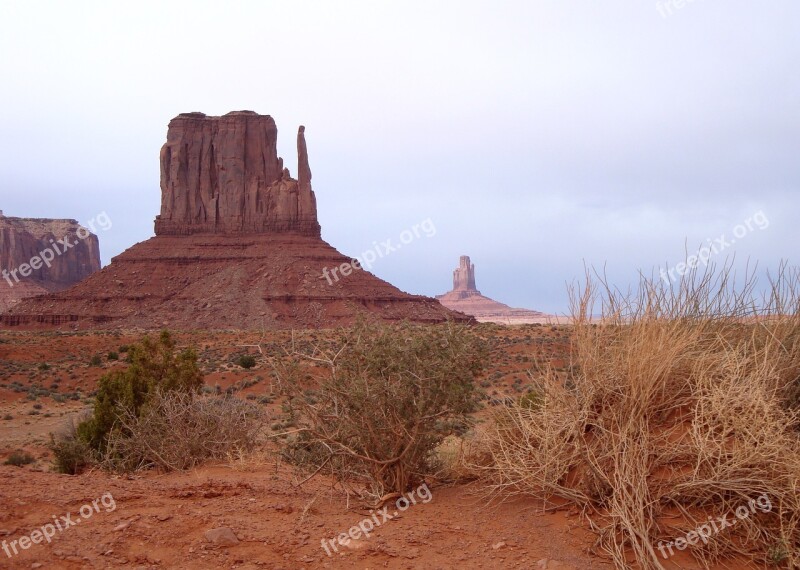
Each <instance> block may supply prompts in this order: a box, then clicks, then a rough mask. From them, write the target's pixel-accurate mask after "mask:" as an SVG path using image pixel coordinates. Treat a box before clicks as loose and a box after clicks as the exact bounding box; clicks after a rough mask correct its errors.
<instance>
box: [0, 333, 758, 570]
mask: <svg viewBox="0 0 800 570" xmlns="http://www.w3.org/2000/svg"><path fill="white" fill-rule="evenodd" d="M479 330H480V331H481V333H482V334H485V335H486V337H487V338H489V339H491V340H492V343H493V349H492V357H491V361H492V365H491V367H490V369H489V370H488V371H487V372H486V374H485V376H484V377H483V378H481V379H480V386H481V389H482V390H484V391H485V392H486V394H487V398H488V399H489V400H491V399H494V398H497V397H499V396H502V395H504V394H510V395H517V394H521V393H524V391H525V386H526V383H527V382H528V381H529V378H528V376H527V371H528V370H530V369H531V367H532V366H533V361H534V360H538V361H539V362H545V363H548V364H550V365H551V366H554V367H555V368H556V369H560V370H563V369H565V366H566V365H567V360H568V355H567V352H566V351H567V333H566V332H565V330H564V329H563V328H561V327H555V326H538V327H536V326H533V327H512V328H506V327H499V326H492V325H481V328H479ZM282 334H286V333H276V336H275V337H274V338H273V337H270V338H267V339H263V338H260V335H259V334H258V333H240V332H231V331H228V332H215V333H181V334H179V335H178V338H179V341H180V342H181V343H182V344H187V345H192V346H195V347H197V348H198V351H199V353H200V361H201V364H202V366H203V369H204V371H205V372H206V384H207V385H208V386H209V387H210V388H213V389H216V387H217V386H220V388H222V389H224V388H227V387H230V386H234V385H242V384H243V383H244V385H246V387H245V388H244V389H243V390H241V391H240V392H239V395H240V396H241V397H250V399H256V398H263V397H265V396H270V395H271V394H273V387H272V386H271V384H270V378H269V372H268V370H267V369H266V368H265V367H263V366H261V365H259V366H257V367H256V368H254V369H252V370H243V369H241V368H239V367H237V366H235V365H233V364H232V359H233V358H234V357H235V356H236V355H238V354H241V353H242V352H247V351H250V352H252V351H253V350H254V349H252V348H243V347H242V345H245V344H250V343H255V342H259V341H260V342H273V341H274V342H281V340H282V337H281V336H280V335H282ZM322 334H324V333H322ZM140 336H141V335H140V334H139V333H133V332H131V333H108V332H104V333H92V334H87V333H74V334H48V333H33V332H29V333H16V332H15V333H9V332H2V331H0V462H2V461H3V460H4V459H5V458H6V457H8V456H9V454H10V453H11V452H13V451H15V450H24V451H27V452H29V453H31V454H32V455H33V457H34V458H35V459H36V461H35V462H34V463H33V464H31V465H26V466H23V467H14V466H10V465H0V568H70V569H71V568H76V569H77V568H120V567H122V568H187V569H188V568H275V569H279V568H285V569H294V568H409V569H410V568H534V569H538V568H544V569H550V570H554V569H555V570H558V569H561V570H570V569H573V570H576V569H577V570H584V569H603V568H612V565H611V564H609V563H608V562H607V561H606V559H604V558H603V557H602V556H599V555H597V553H595V552H594V551H593V545H594V542H595V536H594V535H593V534H592V533H591V532H590V530H589V528H588V524H587V521H585V520H582V519H581V518H580V517H579V516H578V514H577V512H576V511H574V510H573V509H571V508H569V507H564V508H561V509H558V510H555V511H547V512H545V510H544V509H543V505H542V504H540V503H538V502H536V501H533V500H524V499H516V500H513V501H509V502H506V503H503V504H499V505H497V504H493V505H487V501H486V499H485V498H484V497H483V496H482V495H481V494H480V492H479V489H476V488H474V487H472V486H470V485H466V484H465V485H456V486H446V485H440V484H436V483H435V482H433V481H431V482H430V485H429V488H430V497H432V498H430V500H429V501H427V502H425V501H423V500H421V499H420V500H418V501H417V503H416V504H414V505H411V506H409V507H408V508H407V509H406V510H405V511H403V512H400V511H399V510H398V508H397V505H396V504H393V503H391V502H390V503H388V505H387V510H386V514H387V515H389V516H391V515H393V514H394V512H395V511H398V516H393V517H392V518H391V519H388V518H387V519H385V520H384V518H383V515H382V514H379V513H375V512H374V511H371V510H370V509H369V508H368V507H367V506H366V505H364V504H362V503H360V502H359V501H358V500H357V499H356V498H355V497H352V496H351V497H350V498H349V500H348V497H347V496H346V495H345V494H344V493H343V492H342V491H341V489H340V488H339V487H337V486H336V485H335V483H334V482H333V481H331V480H328V479H326V478H324V477H321V476H318V477H315V478H313V479H311V480H310V481H308V482H307V483H304V484H303V485H300V486H298V485H297V483H299V476H298V474H297V473H296V472H295V471H294V470H293V469H292V468H291V467H290V466H288V465H286V464H284V463H281V462H280V461H279V460H278V459H277V458H276V457H277V456H276V455H275V454H273V453H270V452H269V451H264V452H262V453H260V454H258V455H257V456H254V457H250V458H247V459H246V460H231V461H229V462H225V463H223V464H217V465H210V466H205V467H203V468H200V469H197V470H194V471H191V472H186V473H168V474H163V473H157V472H147V473H144V474H142V475H140V476H132V477H129V476H117V475H112V474H108V473H105V472H102V471H92V472H89V473H84V474H82V475H79V476H68V475H61V474H58V473H54V472H53V471H52V463H51V458H50V457H49V451H48V449H47V445H46V444H47V441H48V439H49V434H50V433H51V432H53V431H58V430H60V429H62V428H63V426H64V425H65V424H66V423H67V422H68V421H70V420H71V419H72V418H75V417H77V416H78V415H79V414H81V413H82V411H84V410H86V409H88V407H89V406H90V404H91V393H92V391H93V390H94V388H95V386H96V383H97V379H98V378H99V377H100V376H101V375H102V374H103V373H105V372H108V371H109V370H111V369H113V368H115V367H119V366H124V364H123V363H122V362H121V361H120V360H113V359H112V360H109V359H108V353H109V352H113V351H117V352H119V350H120V348H121V347H124V345H125V344H131V343H132V342H135V341H136V340H137V339H139V338H140ZM284 340H285V339H284ZM120 354H123V353H120ZM93 356H98V357H99V358H100V361H101V362H100V364H99V365H98V364H97V363H96V362H95V363H91V359H92V357H93ZM267 400H268V401H264V402H263V404H264V405H265V407H266V408H267V411H268V413H269V414H270V415H271V416H273V417H277V416H278V414H280V401H279V400H277V399H274V398H268V399H267ZM489 400H487V405H489V404H490V403H491V402H490V401H489ZM93 502H94V505H95V506H93ZM401 506H404V505H402V504H401ZM82 508H83V512H82ZM67 515H69V516H67ZM65 517H66V518H68V519H69V521H70V522H72V523H75V524H72V525H68V526H67V527H66V528H63V529H62V530H58V529H57V528H56V529H55V530H54V531H53V532H52V534H53V536H52V537H50V540H49V542H48V541H47V540H46V539H45V538H44V535H43V534H42V532H48V533H49V532H51V529H52V527H48V526H47V525H48V524H52V525H55V523H56V522H58V523H59V524H63V525H67V524H68V523H67V522H66V521H65ZM78 519H80V522H78ZM365 520H372V521H379V523H380V524H376V525H374V528H373V529H372V530H371V532H370V536H369V537H368V538H365V537H363V536H362V537H359V538H358V540H351V541H343V542H347V544H340V543H339V542H337V541H336V540H335V539H336V538H337V537H338V536H339V535H340V534H341V533H347V532H348V530H349V529H351V528H352V527H354V526H355V525H358V524H359V523H362V525H363V526H364V527H365V528H368V527H369V524H368V523H365V522H363V521H365ZM219 528H227V529H230V531H231V532H232V533H233V534H234V535H235V537H236V538H235V540H236V543H235V544H230V545H226V544H218V543H215V542H214V541H212V540H210V537H209V536H207V535H206V533H207V532H208V531H211V530H214V529H219ZM37 529H38V532H37ZM43 529H45V530H44V531H43ZM356 534H357V533H356ZM29 539H32V540H33V542H29ZM37 539H38V540H37ZM330 539H334V544H335V545H336V549H334V548H333V547H331V546H330V542H327V545H328V549H327V550H328V551H329V552H330V555H328V553H327V552H326V549H325V548H323V546H322V544H323V541H329V540H330ZM22 546H26V547H27V548H25V549H23V548H22ZM6 549H7V550H8V552H6ZM14 549H16V551H17V553H16V554H15V553H14ZM337 549H338V551H337ZM665 567H667V568H698V567H699V566H698V565H697V564H694V563H692V562H691V561H689V560H687V558H686V557H685V555H682V557H679V556H675V557H674V558H673V559H671V560H670V561H669V564H667V563H665ZM722 567H725V568H734V569H738V568H747V566H743V565H734V564H732V563H729V564H728V565H727V566H721V568H722Z"/></svg>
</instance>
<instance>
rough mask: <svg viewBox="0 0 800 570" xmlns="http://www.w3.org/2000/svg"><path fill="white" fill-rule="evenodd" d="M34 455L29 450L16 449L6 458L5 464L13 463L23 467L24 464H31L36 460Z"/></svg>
mask: <svg viewBox="0 0 800 570" xmlns="http://www.w3.org/2000/svg"><path fill="white" fill-rule="evenodd" d="M35 461H36V459H34V457H33V455H31V454H30V453H28V452H27V451H20V450H17V451H14V452H12V453H11V455H9V456H8V458H6V460H5V462H4V463H3V464H4V465H13V466H14V467H22V466H23V465H30V464H31V463H33V462H35Z"/></svg>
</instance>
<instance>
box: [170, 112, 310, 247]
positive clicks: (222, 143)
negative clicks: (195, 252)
mask: <svg viewBox="0 0 800 570" xmlns="http://www.w3.org/2000/svg"><path fill="white" fill-rule="evenodd" d="M304 131H305V129H304V127H302V126H301V127H300V129H299V132H298V133H297V154H298V161H297V162H298V178H297V179H294V178H292V177H291V176H290V175H289V171H288V169H285V168H284V167H283V159H282V158H280V157H279V156H278V146H277V144H278V128H277V127H276V126H275V121H274V120H273V119H272V117H270V116H269V115H258V114H256V113H254V112H253V111H236V112H232V113H228V114H227V115H224V116H222V117H209V116H206V115H204V114H203V113H184V114H181V115H178V116H177V117H175V118H174V119H172V121H170V123H169V128H168V131H167V142H166V143H165V144H164V146H163V147H162V148H161V213H160V215H158V216H157V217H156V222H155V233H156V235H192V234H202V233H216V234H226V235H229V234H258V233H283V232H292V233H298V234H302V235H309V236H316V237H319V235H320V226H319V223H318V222H317V201H316V198H315V197H314V192H313V191H312V190H311V169H310V168H309V165H308V152H307V150H306V141H305V136H304Z"/></svg>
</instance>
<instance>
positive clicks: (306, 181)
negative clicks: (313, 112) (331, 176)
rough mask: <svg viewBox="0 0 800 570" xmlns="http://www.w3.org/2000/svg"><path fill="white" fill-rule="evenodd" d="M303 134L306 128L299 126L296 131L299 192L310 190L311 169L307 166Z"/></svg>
mask: <svg viewBox="0 0 800 570" xmlns="http://www.w3.org/2000/svg"><path fill="white" fill-rule="evenodd" d="M305 132H306V128H305V127H304V126H303V125H300V128H299V129H298V130H297V185H298V186H299V187H300V189H301V190H303V189H306V188H308V189H311V168H310V167H309V166H308V148H307V147H306V136H305Z"/></svg>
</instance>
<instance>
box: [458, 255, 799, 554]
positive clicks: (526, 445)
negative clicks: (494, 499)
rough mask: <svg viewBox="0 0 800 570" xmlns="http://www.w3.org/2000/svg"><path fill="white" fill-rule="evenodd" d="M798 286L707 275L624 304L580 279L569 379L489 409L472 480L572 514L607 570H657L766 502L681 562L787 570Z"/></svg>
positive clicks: (795, 462) (657, 285)
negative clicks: (783, 563)
mask: <svg viewBox="0 0 800 570" xmlns="http://www.w3.org/2000/svg"><path fill="white" fill-rule="evenodd" d="M797 283H798V281H797V274H796V273H789V272H787V271H785V268H782V271H781V272H780V274H779V276H778V278H777V279H776V280H773V281H772V282H771V285H772V286H771V291H768V293H767V296H766V297H764V298H761V299H759V298H757V297H756V295H755V291H756V289H755V281H754V279H753V278H752V275H750V276H748V277H747V278H746V279H745V282H744V284H742V285H741V286H740V287H734V286H733V282H732V275H731V274H730V271H729V269H728V268H723V270H722V271H720V272H717V271H715V270H714V269H713V268H712V269H709V270H707V271H705V272H704V273H702V274H700V273H698V272H694V273H690V274H687V276H685V277H684V278H683V279H682V280H681V282H680V283H678V284H677V285H675V286H674V287H670V286H668V285H665V284H663V283H662V282H660V281H657V280H653V279H643V280H642V283H641V285H640V290H639V292H638V293H637V294H635V295H633V296H629V295H621V294H619V293H617V292H614V291H612V290H611V289H610V288H608V287H606V286H604V285H603V284H602V281H601V282H600V286H599V287H598V285H597V283H596V282H593V281H592V280H591V279H590V278H588V277H587V285H586V287H585V288H583V289H582V290H578V291H573V297H572V299H573V318H574V325H573V336H572V344H571V358H572V366H570V367H569V369H568V370H569V377H568V378H567V380H566V381H562V380H559V378H558V376H557V375H556V374H555V373H554V372H553V371H550V372H546V373H544V374H542V375H541V376H538V377H537V378H536V389H535V392H536V393H537V398H536V400H535V402H531V401H529V400H523V401H521V402H520V401H507V402H506V403H505V405H503V406H499V407H498V408H496V409H495V415H494V421H493V422H492V423H491V424H490V426H489V427H488V428H487V430H486V431H485V433H484V438H483V443H482V449H483V451H484V453H483V454H482V455H481V454H478V456H479V457H481V459H482V460H481V461H476V462H475V464H474V465H473V467H474V469H475V471H476V472H478V473H480V474H482V476H483V478H484V481H485V483H486V484H487V485H488V488H489V489H490V491H491V492H493V493H497V494H499V495H500V496H509V495H514V494H525V495H534V496H537V497H541V498H543V499H545V500H549V499H550V498H552V497H553V496H558V497H562V498H567V499H569V500H570V501H572V502H573V503H575V504H577V505H578V506H579V507H580V508H581V509H582V512H583V513H584V514H585V515H586V516H587V517H588V519H589V521H590V524H591V525H592V528H593V529H594V530H595V531H596V532H597V533H598V535H599V544H600V546H601V547H602V549H604V550H605V551H606V552H607V553H608V554H609V555H610V557H611V558H612V559H613V561H614V562H615V565H616V566H617V567H618V568H628V567H630V565H631V564H632V563H634V562H635V563H637V564H638V565H639V567H641V568H644V569H654V568H658V569H660V568H662V564H661V562H662V561H663V559H664V558H665V556H664V554H663V552H661V551H660V550H657V548H658V546H657V545H659V544H660V543H661V542H662V541H663V542H670V541H672V540H674V539H675V538H676V537H680V536H685V535H686V534H687V533H688V532H690V531H693V530H695V529H696V528H698V527H700V526H701V525H702V524H704V523H707V522H708V520H709V517H711V518H714V517H719V516H722V515H730V514H732V513H734V512H735V511H736V509H737V508H738V507H740V506H741V505H747V504H748V503H749V502H750V501H752V500H754V499H755V498H756V497H762V496H766V497H768V500H769V502H770V503H771V506H772V508H771V510H769V512H754V513H753V516H751V517H749V518H746V519H742V520H738V521H737V524H736V526H735V527H734V528H727V529H725V530H722V531H720V532H718V533H714V534H713V536H711V537H710V538H709V539H708V540H707V541H703V542H698V543H697V545H695V546H693V547H692V554H693V555H694V556H695V557H696V558H697V559H698V561H699V562H700V563H701V564H703V565H704V566H706V567H707V566H708V565H710V564H712V563H716V562H718V561H719V560H721V559H723V558H726V557H732V556H737V555H738V556H744V557H748V558H750V559H752V560H754V561H758V562H761V563H766V562H768V561H769V560H774V559H775V557H776V556H778V555H780V556H785V560H787V561H788V564H790V566H791V565H795V566H792V567H796V566H797V564H798V563H800V560H798V554H797V553H798V547H800V488H798V484H797V482H798V480H800V456H798V453H797V450H798V449H799V448H800V435H799V434H798V429H797V428H798V425H799V424H798V411H797V409H796V408H793V406H795V405H796V404H795V403H794V401H793V400H792V398H793V395H794V394H795V393H796V392H794V390H795V387H796V385H797V378H798V373H800V342H798V340H799V339H800V314H799V313H798V310H797V309H798V304H797V302H798V295H797V293H798V292H800V288H798V287H797ZM598 298H599V300H600V302H601V307H602V319H601V320H600V321H599V322H597V321H596V320H594V321H593V319H592V314H593V313H594V311H593V306H594V305H593V303H594V302H595V300H597V299H598ZM531 404H534V405H531ZM776 545H785V546H786V547H785V548H778V547H777V546H776ZM659 552H661V555H659Z"/></svg>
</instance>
